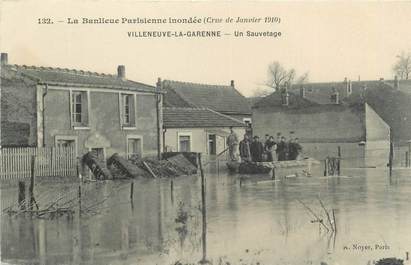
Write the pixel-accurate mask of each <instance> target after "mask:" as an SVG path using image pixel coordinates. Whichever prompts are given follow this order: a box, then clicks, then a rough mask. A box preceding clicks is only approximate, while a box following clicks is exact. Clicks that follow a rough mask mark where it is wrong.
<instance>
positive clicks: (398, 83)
mask: <svg viewBox="0 0 411 265" xmlns="http://www.w3.org/2000/svg"><path fill="white" fill-rule="evenodd" d="M394 88H395V89H399V88H400V80H398V76H395V77H394Z"/></svg>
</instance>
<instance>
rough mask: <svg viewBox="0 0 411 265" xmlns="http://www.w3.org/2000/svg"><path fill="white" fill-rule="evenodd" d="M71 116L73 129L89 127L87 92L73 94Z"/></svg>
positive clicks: (73, 92)
mask: <svg viewBox="0 0 411 265" xmlns="http://www.w3.org/2000/svg"><path fill="white" fill-rule="evenodd" d="M71 115H72V117H71V121H72V126H73V127H76V126H77V127H86V126H88V94H87V92H86V91H72V92H71Z"/></svg>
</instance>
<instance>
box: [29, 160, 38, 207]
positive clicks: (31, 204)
mask: <svg viewBox="0 0 411 265" xmlns="http://www.w3.org/2000/svg"><path fill="white" fill-rule="evenodd" d="M35 166H36V156H35V155H33V156H31V168H30V187H29V197H30V198H29V202H30V203H29V207H30V210H33V201H34V194H33V190H34V174H35Z"/></svg>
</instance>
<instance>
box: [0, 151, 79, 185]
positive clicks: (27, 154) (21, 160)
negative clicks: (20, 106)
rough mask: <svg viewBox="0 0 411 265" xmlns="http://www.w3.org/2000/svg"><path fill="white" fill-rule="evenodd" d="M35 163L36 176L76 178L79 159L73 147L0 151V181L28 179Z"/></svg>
mask: <svg viewBox="0 0 411 265" xmlns="http://www.w3.org/2000/svg"><path fill="white" fill-rule="evenodd" d="M32 162H34V175H35V176H42V177H50V176H62V177H67V176H75V175H76V171H77V158H76V153H75V149H74V148H72V147H45V148H37V147H19V148H2V149H0V179H20V178H28V177H30V175H31V171H32Z"/></svg>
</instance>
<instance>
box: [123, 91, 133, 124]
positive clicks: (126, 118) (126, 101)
mask: <svg viewBox="0 0 411 265" xmlns="http://www.w3.org/2000/svg"><path fill="white" fill-rule="evenodd" d="M130 101H131V95H123V115H124V116H123V121H124V124H130Z"/></svg>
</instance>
